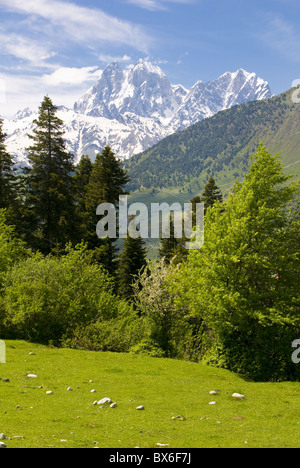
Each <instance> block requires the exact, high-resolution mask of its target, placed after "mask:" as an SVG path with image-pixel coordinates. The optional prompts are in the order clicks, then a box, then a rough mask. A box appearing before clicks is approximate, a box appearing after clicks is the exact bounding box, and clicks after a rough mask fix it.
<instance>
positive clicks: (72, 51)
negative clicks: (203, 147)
mask: <svg viewBox="0 0 300 468" xmlns="http://www.w3.org/2000/svg"><path fill="white" fill-rule="evenodd" d="M299 17H300V2H299V0H260V1H259V0H251V2H246V1H245V0H227V1H225V0H105V1H104V0H85V1H83V0H51V1H50V0H26V1H24V0H0V44H1V47H0V115H2V116H3V117H11V116H12V115H13V114H14V113H15V112H16V111H17V110H19V109H23V108H24V107H27V106H29V107H31V108H33V109H34V108H36V107H37V106H38V105H39V103H40V102H41V100H42V98H43V96H44V95H45V94H49V96H50V97H52V98H53V100H54V102H55V104H57V105H67V106H71V105H73V103H74V101H75V100H76V99H77V98H78V97H80V96H81V95H82V94H83V93H84V92H85V91H86V90H87V89H89V88H90V86H92V85H93V84H94V83H95V82H96V81H97V79H98V78H99V76H100V75H101V71H102V70H103V69H104V68H105V66H106V65H107V64H108V63H110V62H112V61H113V60H118V61H119V62H120V65H121V66H123V67H124V68H125V67H128V66H130V65H131V64H134V63H136V62H137V60H138V59H139V58H148V59H149V60H150V61H151V62H153V63H155V64H157V65H159V66H160V67H161V68H162V70H163V71H164V72H165V73H166V75H167V76H168V77H169V79H170V80H171V82H172V83H173V84H178V83H180V84H182V85H184V86H185V87H187V88H190V87H191V86H192V85H193V84H194V83H195V82H196V81H198V80H202V81H204V82H206V81H210V80H213V79H215V78H217V77H218V76H220V75H221V74H223V73H225V72H226V71H235V70H237V69H238V68H244V69H245V70H247V71H249V72H255V73H257V74H258V75H259V76H261V77H262V78H264V79H265V80H267V81H269V83H270V86H271V89H272V91H273V93H274V94H279V93H281V92H283V91H285V90H287V89H288V88H290V87H291V86H292V82H293V81H294V80H296V79H299V78H300V31H299Z"/></svg>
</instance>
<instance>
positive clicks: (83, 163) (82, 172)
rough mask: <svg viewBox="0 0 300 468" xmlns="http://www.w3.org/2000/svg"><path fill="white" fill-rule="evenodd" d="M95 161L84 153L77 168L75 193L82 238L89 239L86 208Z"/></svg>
mask: <svg viewBox="0 0 300 468" xmlns="http://www.w3.org/2000/svg"><path fill="white" fill-rule="evenodd" d="M92 170H93V163H92V161H91V159H90V157H89V156H87V155H83V156H82V157H81V159H80V161H79V163H78V164H77V166H76V168H75V174H74V195H75V200H76V211H77V214H78V217H79V229H80V237H81V240H88V235H87V233H88V231H89V214H88V213H87V211H86V208H85V199H86V193H87V187H88V185H89V183H90V179H91V173H92Z"/></svg>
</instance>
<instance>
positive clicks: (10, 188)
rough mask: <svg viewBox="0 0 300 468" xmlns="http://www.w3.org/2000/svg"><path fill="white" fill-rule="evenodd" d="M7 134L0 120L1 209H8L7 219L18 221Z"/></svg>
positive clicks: (13, 175) (14, 179)
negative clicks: (6, 144)
mask: <svg viewBox="0 0 300 468" xmlns="http://www.w3.org/2000/svg"><path fill="white" fill-rule="evenodd" d="M5 139H6V134H5V133H4V132H3V120H2V119H0V209H6V210H7V212H6V216H7V219H8V220H10V221H12V223H13V222H14V221H16V220H17V215H16V211H17V206H18V204H17V192H16V177H15V169H14V163H13V160H12V157H11V156H10V154H9V153H8V152H7V150H6V146H5Z"/></svg>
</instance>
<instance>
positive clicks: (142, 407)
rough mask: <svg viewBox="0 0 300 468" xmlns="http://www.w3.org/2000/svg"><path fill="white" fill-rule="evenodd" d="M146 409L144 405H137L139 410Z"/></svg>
mask: <svg viewBox="0 0 300 468" xmlns="http://www.w3.org/2000/svg"><path fill="white" fill-rule="evenodd" d="M144 409H145V408H144V406H138V407H137V410H138V411H143V410H144Z"/></svg>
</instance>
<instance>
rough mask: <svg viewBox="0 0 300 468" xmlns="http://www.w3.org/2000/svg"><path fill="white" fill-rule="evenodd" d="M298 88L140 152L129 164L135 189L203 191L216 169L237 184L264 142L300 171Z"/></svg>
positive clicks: (221, 180) (223, 180)
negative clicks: (294, 97) (251, 157)
mask: <svg viewBox="0 0 300 468" xmlns="http://www.w3.org/2000/svg"><path fill="white" fill-rule="evenodd" d="M292 92H293V91H292V90H290V91H287V92H286V93H283V94H281V95H279V96H276V97H273V98H271V99H268V100H264V101H253V102H250V103H247V104H243V105H240V106H235V107H233V108H231V109H229V110H226V111H223V112H220V113H218V114H217V115H215V116H214V117H212V118H209V119H206V120H203V121H202V122H199V123H197V124H195V125H193V126H191V127H189V128H188V129H186V130H184V131H182V132H179V133H176V134H175V135H172V136H170V137H168V138H165V139H164V140H163V141H161V142H160V143H158V144H157V145H156V146H154V147H153V148H151V149H150V150H148V151H146V152H144V153H141V154H139V155H137V156H134V157H133V158H132V159H131V160H130V161H129V162H128V163H127V166H126V167H127V169H128V170H129V175H130V178H131V184H130V189H131V190H137V189H139V188H140V187H142V188H145V189H149V188H158V189H166V188H174V187H177V188H180V189H184V190H188V191H189V192H193V193H195V192H197V191H198V190H199V191H200V190H201V189H202V188H203V187H204V185H205V183H206V182H207V180H208V178H209V177H210V176H211V175H212V176H213V177H214V178H216V180H217V181H218V184H219V185H220V186H221V188H222V189H223V190H224V191H226V187H227V189H228V190H230V189H231V187H232V184H233V182H234V180H235V179H236V178H241V177H242V176H243V174H245V173H246V172H247V171H248V169H249V155H251V154H253V153H255V151H256V149H257V146H258V144H259V143H260V142H263V144H264V145H266V146H267V148H268V149H269V151H271V152H274V153H278V152H280V153H281V156H282V161H283V165H284V167H286V168H289V171H288V172H289V173H291V172H293V173H295V174H296V175H298V176H299V175H300V106H299V105H298V104H294V103H293V101H292Z"/></svg>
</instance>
